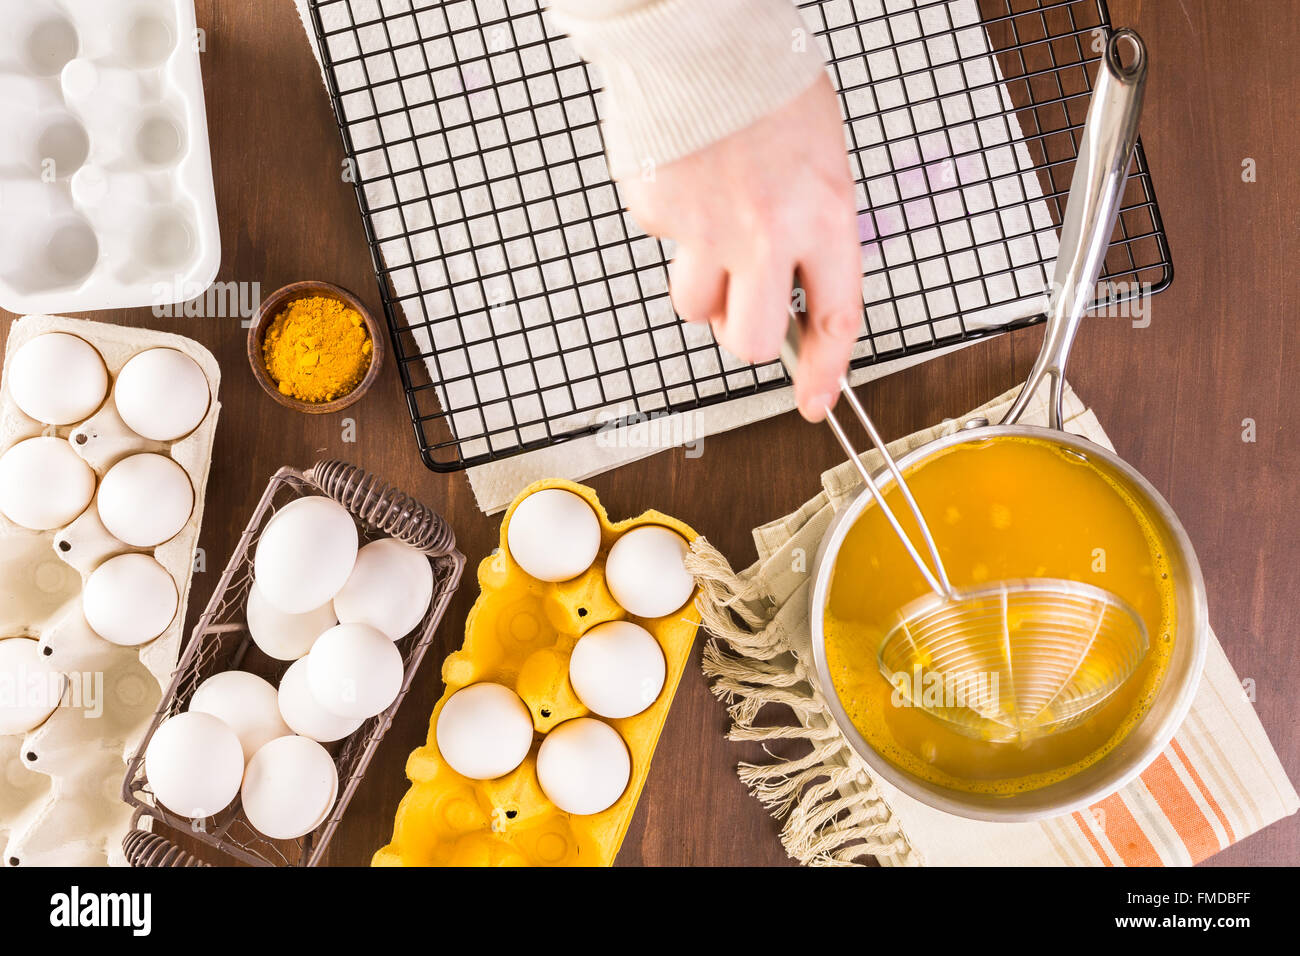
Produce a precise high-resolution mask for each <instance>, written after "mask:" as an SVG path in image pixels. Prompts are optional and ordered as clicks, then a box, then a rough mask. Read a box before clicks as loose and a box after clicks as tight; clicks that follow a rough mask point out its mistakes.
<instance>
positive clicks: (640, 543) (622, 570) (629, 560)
mask: <svg viewBox="0 0 1300 956" xmlns="http://www.w3.org/2000/svg"><path fill="white" fill-rule="evenodd" d="M688 550H689V546H688V545H687V544H686V539H685V538H683V537H682V536H681V535H679V534H678V533H677V532H675V531H670V530H668V529H667V528H663V527H660V526H659V525H644V526H643V527H640V528H633V529H632V530H631V531H628V532H627V533H625V534H624V535H622V536H621V537H620V538H619V539H618V540H617V541H615V542H614V546H613V547H612V548H610V549H609V556H608V557H607V558H606V559H605V583H606V584H607V585H608V586H609V593H610V594H612V595H614V600H615V601H617V602H618V603H619V604H620V605H621V606H622V607H623V608H624V609H626V610H627V612H628V613H629V614H635V615H636V616H637V617H645V618H654V617H663V616H664V615H666V614H672V613H673V612H674V611H679V610H681V608H682V605H683V604H685V603H686V602H687V601H689V600H690V599H691V595H692V594H694V593H695V579H694V578H693V577H691V575H690V572H688V571H687V570H686V554H687V551H688Z"/></svg>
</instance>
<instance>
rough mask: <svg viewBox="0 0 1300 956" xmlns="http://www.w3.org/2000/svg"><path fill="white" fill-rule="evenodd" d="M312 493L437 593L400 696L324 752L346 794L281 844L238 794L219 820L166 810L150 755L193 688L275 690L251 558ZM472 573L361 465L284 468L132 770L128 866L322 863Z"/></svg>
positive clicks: (415, 508) (443, 530)
mask: <svg viewBox="0 0 1300 956" xmlns="http://www.w3.org/2000/svg"><path fill="white" fill-rule="evenodd" d="M310 495H325V496H327V497H330V498H332V499H334V500H335V501H337V502H338V503H339V504H341V505H343V506H344V507H345V508H346V509H347V510H348V512H349V513H351V514H352V516H353V518H354V519H355V520H356V524H357V530H358V532H359V534H360V537H361V543H362V544H363V545H364V544H366V543H367V542H370V541H375V540H378V539H380V538H388V537H391V538H396V539H398V540H400V541H403V542H404V543H406V544H408V545H410V546H412V547H414V548H415V549H417V550H418V551H421V552H423V553H424V554H425V555H427V556H428V558H429V562H430V564H431V565H432V567H433V572H434V590H433V599H432V601H431V602H430V605H429V609H428V611H427V612H426V613H425V616H424V618H423V620H422V621H421V622H420V624H419V625H418V626H417V627H416V628H415V630H413V631H412V632H411V633H410V634H407V635H406V636H405V637H404V638H402V639H401V640H399V641H398V642H397V646H398V648H399V650H401V652H402V661H403V665H404V677H403V681H402V688H401V691H400V692H399V693H398V695H397V698H396V699H395V700H394V701H393V703H392V704H391V705H390V706H389V707H388V708H387V709H386V710H384V711H383V712H382V713H380V714H378V715H377V716H375V717H372V718H370V719H368V720H367V721H366V722H365V723H364V724H362V725H361V727H360V728H358V729H357V730H356V731H355V732H354V733H352V734H350V735H348V736H347V737H345V738H343V739H342V740H340V741H338V742H337V743H333V744H327V745H325V746H326V748H327V749H328V750H329V751H330V754H331V756H332V757H333V758H334V763H335V766H336V768H337V769H338V777H339V796H338V800H337V802H336V803H335V805H334V808H333V810H332V811H331V813H330V815H329V816H328V817H327V818H326V819H325V821H324V822H323V823H321V824H320V826H318V827H317V828H316V829H315V830H313V831H311V832H310V833H308V834H306V835H305V836H303V837H300V838H298V839H297V840H273V839H270V838H268V837H266V836H263V835H262V834H261V833H258V832H257V830H255V829H254V828H253V827H252V825H251V824H249V822H248V819H247V817H246V816H245V815H244V812H243V810H242V807H241V804H240V800H239V798H238V797H237V798H236V799H235V801H234V802H233V803H232V804H231V805H230V806H229V807H227V808H226V809H225V810H223V811H222V812H221V813H218V814H216V815H215V816H213V817H208V818H205V819H201V820H191V819H189V818H187V817H183V816H181V815H179V814H176V813H173V812H172V811H170V810H168V809H167V808H165V807H163V806H162V805H161V804H160V803H158V801H157V800H156V799H155V798H154V796H153V793H152V791H151V790H150V788H149V781H148V779H147V778H146V776H145V769H144V754H145V751H146V750H147V749H148V746H149V741H150V740H151V739H152V738H153V735H154V733H155V732H156V731H157V729H158V728H159V726H161V725H162V723H163V722H164V721H166V720H167V719H168V718H170V717H173V716H175V715H176V714H179V713H182V712H183V711H185V710H186V709H187V707H188V706H189V702H190V699H191V698H192V697H193V696H194V692H195V690H196V689H197V688H198V686H199V685H200V684H202V683H203V681H205V680H207V678H209V677H211V676H212V675H214V674H218V673H221V672H223V671H228V670H244V671H248V672H250V673H253V674H256V675H257V676H259V677H263V678H265V679H266V680H268V681H270V682H271V683H272V684H273V685H277V684H278V683H279V680H280V678H281V677H282V676H283V674H284V672H285V671H286V670H288V668H289V665H290V664H291V663H292V662H291V661H278V660H274V659H272V658H270V657H268V656H267V655H266V654H264V653H262V651H261V650H259V649H258V647H257V646H256V645H255V644H254V643H253V639H252V636H251V635H250V634H249V631H248V624H247V619H246V617H245V610H244V608H245V605H246V604H247V600H248V593H249V589H250V588H251V587H252V584H253V556H254V553H255V552H256V549H257V542H258V540H259V538H260V536H261V534H262V531H263V530H264V529H265V528H266V526H267V524H268V522H269V521H270V519H271V518H272V516H273V515H275V513H276V512H277V511H279V510H280V509H281V508H283V507H284V506H285V505H287V504H289V503H290V502H291V501H296V500H297V499H299V498H304V497H307V496H310ZM464 568H465V558H464V556H463V555H462V554H461V553H460V552H459V551H457V550H456V539H455V535H454V534H453V532H452V530H451V527H450V526H449V525H448V524H447V523H446V521H444V520H443V518H442V517H441V516H440V515H439V514H438V513H437V512H435V511H434V510H433V509H431V508H429V507H428V506H427V505H425V504H422V503H421V502H419V501H416V500H415V499H414V498H411V497H410V496H408V495H406V494H404V493H403V492H401V491H399V490H397V489H394V488H391V487H389V486H387V485H385V484H384V483H383V482H381V481H380V480H378V479H377V478H376V477H375V476H373V475H371V474H369V473H367V472H366V471H364V470H362V469H361V468H358V467H356V466H355V465H350V464H347V463H346V462H341V461H323V462H319V463H317V464H316V465H314V466H313V467H312V468H310V469H308V470H307V471H306V472H302V471H298V470H296V469H294V468H281V469H280V470H279V471H277V472H276V473H275V475H274V476H272V478H271V481H270V483H269V484H268V485H267V488H266V491H265V492H264V493H263V494H262V498H261V500H260V501H259V502H258V504H257V507H256V508H255V509H254V512H253V516H252V518H251V520H250V521H249V523H248V527H247V528H246V529H245V530H244V533H243V534H242V535H241V537H240V539H239V543H238V544H237V546H236V547H235V551H234V554H233V555H232V556H231V558H230V563H229V564H228V565H227V566H226V569H225V571H224V572H223V574H222V576H221V579H220V581H219V582H218V583H217V587H216V589H215V591H214V592H213V595H212V599H211V600H210V601H209V602H208V606H207V608H206V609H205V610H204V612H203V615H202V617H200V618H199V622H198V624H196V625H195V627H194V631H193V634H192V636H191V638H190V641H189V644H188V645H187V647H186V649H185V653H184V654H183V655H182V657H181V660H180V663H179V664H178V665H177V668H176V671H175V673H174V675H173V677H172V682H171V685H170V686H169V687H168V688H167V691H166V693H165V694H164V695H163V702H162V704H161V705H160V706H159V708H158V711H157V713H155V714H154V717H153V721H152V722H151V723H150V725H149V729H148V730H147V732H146V733H145V735H144V737H143V739H142V740H141V741H140V744H139V747H138V748H137V750H136V752H135V754H134V755H133V756H132V758H131V760H130V761H129V763H128V765H127V772H126V777H125V780H124V781H123V785H122V798H123V799H124V800H125V801H126V802H127V803H128V804H129V805H131V806H133V807H135V808H136V810H135V815H134V818H133V821H132V826H133V828H132V830H131V831H130V832H128V833H127V835H126V837H125V839H124V840H123V843H122V849H123V852H124V854H125V856H126V858H127V860H128V862H130V863H131V865H133V866H202V865H204V864H205V862H206V858H207V857H209V856H216V857H218V858H223V860H222V861H223V862H226V863H238V864H247V865H251V866H315V865H317V864H318V863H320V862H321V860H322V858H323V857H324V854H325V851H326V848H327V846H328V845H329V841H330V839H331V837H332V836H333V835H334V832H335V830H337V829H338V826H339V823H340V821H341V820H342V819H343V815H344V813H345V811H346V810H347V806H348V803H349V801H350V800H351V799H352V795H353V794H354V793H355V792H356V789H357V787H358V785H359V784H360V783H361V778H362V776H363V775H364V774H365V772H366V767H367V766H368V765H369V763H370V759H371V757H372V756H373V755H374V752H375V750H376V748H377V747H378V746H379V743H380V741H381V740H382V739H383V737H384V734H385V733H387V731H388V728H389V727H390V726H391V725H392V722H393V717H394V715H395V714H396V712H397V708H398V707H399V706H401V703H402V700H403V699H404V698H405V697H406V694H407V691H408V690H409V689H410V686H411V682H412V680H413V679H414V677H415V674H416V672H417V671H418V670H419V667H420V662H421V661H422V660H423V658H424V655H425V652H426V651H427V650H428V648H429V644H430V643H431V642H432V640H433V636H434V633H435V632H436V631H437V628H438V625H439V623H440V622H441V620H442V617H443V614H444V613H445V612H446V609H447V605H448V603H449V602H450V600H451V596H452V594H454V593H455V590H456V587H457V585H458V584H459V582H460V578H461V574H462V572H463V571H464ZM154 821H159V822H161V823H163V824H165V825H166V826H167V827H168V828H170V829H171V830H173V831H176V832H178V833H181V834H186V835H187V836H188V837H189V839H190V840H192V841H194V842H196V843H198V844H202V845H204V846H206V847H209V848H211V849H212V850H214V851H216V853H215V854H207V853H204V854H203V856H202V857H200V856H199V855H197V854H196V853H193V852H191V851H190V850H188V849H186V848H185V847H183V846H180V845H178V844H177V843H175V842H173V841H172V839H171V838H169V837H168V836H165V835H163V834H162V833H161V832H153V829H152V827H153V823H154Z"/></svg>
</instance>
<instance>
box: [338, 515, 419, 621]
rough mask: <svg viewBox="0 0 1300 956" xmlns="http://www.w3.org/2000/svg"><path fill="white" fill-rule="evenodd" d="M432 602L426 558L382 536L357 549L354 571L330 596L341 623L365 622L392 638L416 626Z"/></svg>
mask: <svg viewBox="0 0 1300 956" xmlns="http://www.w3.org/2000/svg"><path fill="white" fill-rule="evenodd" d="M432 600H433V566H432V565H431V564H429V559H428V557H427V556H425V555H423V554H421V553H420V552H419V551H416V550H415V549H414V548H412V547H411V546H410V545H407V544H403V543H402V542H400V541H396V540H394V539H393V538H384V539H383V540H380V541H372V542H370V544H368V545H366V546H365V547H364V548H362V549H361V550H360V551H358V552H357V563H356V564H355V565H354V566H353V568H352V574H351V575H349V577H348V580H347V583H346V584H344V585H343V590H342V591H340V592H339V593H338V594H337V595H335V597H334V614H335V615H336V616H337V617H338V619H339V622H340V623H342V624H369V625H370V626H371V627H374V628H378V629H379V630H381V631H383V632H384V633H385V634H387V635H388V636H389V637H390V638H392V639H393V640H395V641H396V640H400V639H401V638H403V637H405V636H406V635H407V634H409V633H411V631H413V630H415V627H416V625H418V624H419V623H420V621H422V620H423V619H424V614H425V612H426V611H428V610H429V602H430V601H432Z"/></svg>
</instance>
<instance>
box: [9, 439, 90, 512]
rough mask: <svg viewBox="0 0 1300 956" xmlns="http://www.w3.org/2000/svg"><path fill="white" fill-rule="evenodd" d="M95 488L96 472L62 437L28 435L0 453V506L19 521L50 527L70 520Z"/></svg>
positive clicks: (86, 501) (83, 506) (88, 502)
mask: <svg viewBox="0 0 1300 956" xmlns="http://www.w3.org/2000/svg"><path fill="white" fill-rule="evenodd" d="M94 494H95V473H94V472H93V471H91V469H90V466H89V465H87V464H86V463H85V462H84V461H82V460H81V459H80V458H79V457H77V453H76V452H75V451H73V450H72V446H71V445H69V444H68V443H67V442H66V441H64V440H63V439H62V438H54V437H53V436H48V435H47V436H43V437H41V438H29V439H27V441H23V442H19V443H18V444H17V445H14V446H13V447H12V448H10V449H9V450H8V451H7V452H5V453H4V455H3V456H0V511H3V512H4V514H5V517H7V518H8V519H9V520H10V521H12V522H13V523H14V524H18V525H22V526H23V527H24V528H30V529H31V530H32V531H50V530H53V529H54V528H60V527H62V526H63V525H66V524H69V523H71V522H72V520H73V519H75V518H76V517H77V516H78V515H79V514H81V513H82V512H83V511H85V510H86V506H87V505H89V504H90V499H91V498H92V497H93V496H94Z"/></svg>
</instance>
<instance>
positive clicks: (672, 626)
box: [372, 479, 700, 866]
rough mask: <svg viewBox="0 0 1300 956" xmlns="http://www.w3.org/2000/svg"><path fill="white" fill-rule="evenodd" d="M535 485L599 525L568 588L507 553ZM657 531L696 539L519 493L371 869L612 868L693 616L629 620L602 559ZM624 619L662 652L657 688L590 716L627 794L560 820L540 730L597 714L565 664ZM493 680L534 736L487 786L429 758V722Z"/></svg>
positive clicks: (588, 494) (433, 751) (691, 606)
mask: <svg viewBox="0 0 1300 956" xmlns="http://www.w3.org/2000/svg"><path fill="white" fill-rule="evenodd" d="M543 488H563V489H565V490H567V491H572V492H573V493H574V494H577V495H579V496H581V497H582V498H583V499H584V500H585V501H586V502H587V503H588V504H589V505H591V507H592V509H593V510H594V511H595V512H596V515H597V517H598V518H599V519H600V529H601V542H600V553H599V554H598V556H597V558H596V560H595V562H594V563H593V564H592V566H591V567H590V568H589V569H588V570H587V571H586V572H584V573H583V574H581V575H579V576H578V577H576V578H574V579H573V580H571V581H561V582H559V583H555V584H550V583H547V582H544V581H539V580H537V579H536V578H533V577H531V576H530V575H528V574H527V573H526V572H525V571H524V570H523V569H522V568H520V567H519V565H518V564H516V563H515V562H514V560H513V559H512V558H511V557H510V550H509V548H508V547H507V546H506V535H507V530H508V528H509V526H510V520H511V518H512V517H513V516H514V512H515V508H517V507H518V505H519V502H521V501H522V500H523V499H524V498H526V497H527V496H528V495H530V494H532V493H534V492H536V491H540V490H542V489H543ZM644 525H660V526H663V527H666V528H670V529H672V530H673V531H676V532H677V533H678V534H680V535H681V536H682V537H684V538H685V539H686V540H687V541H691V540H693V539H694V538H695V537H696V533H695V532H694V531H693V530H692V529H691V528H689V527H688V526H686V525H685V524H683V523H682V522H680V521H678V520H677V519H676V518H671V517H669V516H668V515H664V514H660V513H659V512H657V511H647V512H645V513H644V514H642V515H640V516H638V517H636V518H630V519H627V520H624V521H618V522H613V521H611V520H610V519H609V515H608V514H607V513H606V512H605V509H604V507H602V506H601V503H600V500H599V499H598V498H597V497H596V493H595V492H594V491H592V490H591V489H590V488H588V487H586V486H584V485H579V484H575V483H574V482H571V481H563V480H559V479H548V480H544V481H539V482H536V483H534V484H532V485H530V486H529V487H528V488H526V489H524V491H523V492H521V493H520V495H519V496H518V497H517V498H515V500H514V502H513V504H511V506H510V508H509V510H507V511H506V515H505V518H504V520H503V521H502V523H501V543H500V546H499V547H498V549H497V550H496V551H495V552H493V553H492V554H491V555H489V556H488V557H487V558H485V559H484V560H483V561H482V562H481V563H480V564H479V568H478V580H479V587H480V589H481V592H482V593H481V594H480V595H479V598H478V600H477V601H475V602H474V606H473V608H471V609H470V612H469V617H468V618H467V619H466V621H465V642H464V644H463V645H462V646H461V648H460V650H458V651H455V652H453V653H452V654H449V655H448V656H447V659H446V660H445V661H444V662H443V665H442V679H443V682H444V684H445V685H446V687H445V690H444V691H443V695H442V697H441V699H440V700H439V701H438V703H437V704H436V705H435V706H434V709H433V715H432V716H431V717H430V719H429V736H428V740H427V742H426V743H425V745H424V746H422V747H419V748H417V749H416V750H414V751H413V752H412V753H411V755H410V757H409V759H408V760H407V763H406V775H407V776H408V777H409V778H410V780H411V787H410V789H409V790H408V791H407V793H406V795H405V797H403V798H402V802H401V804H400V805H399V806H398V808H397V816H396V820H395V821H394V826H393V839H392V842H391V843H389V844H388V845H387V846H385V847H383V848H382V849H380V850H379V851H378V852H377V853H376V854H375V856H374V859H373V861H372V862H373V865H375V866H433V865H459V866H465V865H485V866H488V865H506V864H524V865H536V866H609V865H610V864H612V863H613V862H614V858H615V856H617V855H618V849H619V847H620V846H621V845H622V843H623V836H624V834H625V833H626V832H627V828H628V825H629V824H630V823H631V822H632V815H633V813H634V812H635V811H636V804H637V800H638V799H639V798H640V795H641V789H642V787H644V786H645V781H646V776H647V775H648V774H649V772H650V761H651V758H652V757H653V756H654V750H655V745H656V744H657V743H658V741H659V734H660V732H661V731H662V730H663V726H664V721H665V720H666V719H667V717H668V710H669V708H670V707H671V706H672V702H673V695H674V694H675V693H676V691H677V684H678V683H679V681H680V680H681V676H682V671H683V670H684V669H685V667H686V662H687V660H688V659H689V657H690V654H691V647H692V645H693V644H694V642H695V633H696V631H697V630H698V628H699V624H700V615H699V611H697V610H696V609H695V602H694V597H692V599H691V600H690V601H688V602H687V603H686V605H685V606H684V607H683V608H682V609H681V610H679V611H677V612H676V613H674V614H669V615H667V616H665V617H661V618H656V619H654V620H648V619H645V618H638V617H634V616H633V615H630V614H629V613H628V612H627V611H625V610H624V609H623V608H622V607H620V606H619V605H618V603H617V602H616V601H615V600H614V598H613V596H612V595H611V594H610V592H609V588H608V587H607V586H606V584H605V559H606V557H607V556H608V554H609V549H610V548H611V547H612V546H613V544H614V541H615V540H616V539H618V538H619V537H620V536H621V535H622V534H624V533H625V532H627V531H630V530H631V529H633V528H637V527H642V526H644ZM616 620H630V621H633V622H634V623H636V624H639V625H641V626H642V627H644V628H645V629H646V630H647V631H649V632H650V634H651V635H652V636H653V637H654V639H655V641H656V642H658V644H659V647H660V648H661V649H662V650H663V653H664V662H665V664H666V672H665V676H664V685H663V689H662V690H661V691H660V692H659V696H658V697H657V698H656V699H655V702H654V703H653V704H651V705H650V706H649V707H648V708H646V709H645V710H643V711H641V713H639V714H635V715H633V716H632V717H625V718H622V719H617V720H613V719H606V718H598V719H600V720H603V721H604V722H605V723H607V724H609V725H610V726H611V727H613V728H614V729H615V730H617V731H618V733H619V736H621V737H622V738H623V740H624V742H625V743H626V744H627V748H628V753H629V755H630V756H631V760H632V772H631V777H630V779H629V781H628V785H627V789H625V790H624V791H623V795H622V796H621V797H619V799H618V801H617V802H615V803H614V805H613V806H611V807H610V808H609V809H607V810H604V811H602V812H600V813H595V814H590V815H576V814H569V813H565V812H564V811H562V810H560V809H559V808H558V807H556V806H555V805H554V804H553V803H551V802H550V801H549V800H548V799H547V798H546V795H545V794H544V793H543V792H542V789H541V786H540V785H539V783H538V782H537V750H538V747H539V746H540V744H541V741H542V739H543V738H544V735H545V734H547V733H549V732H550V731H551V730H552V729H554V728H555V727H556V726H558V725H559V724H561V723H563V722H564V721H566V720H570V719H572V718H575V717H585V716H594V715H592V714H591V712H590V711H589V710H588V709H587V708H586V707H585V706H584V705H583V704H582V702H581V701H580V700H579V699H578V698H577V696H576V695H575V694H574V692H573V688H572V687H571V686H570V684H569V677H568V673H569V657H570V655H571V654H572V652H573V647H574V645H575V644H577V642H578V639H579V638H580V637H582V635H583V634H585V633H586V632H587V631H589V630H591V629H592V628H593V627H595V626H596V625H598V624H602V623H604V622H606V621H616ZM481 681H491V682H495V683H498V684H504V685H505V686H506V687H509V688H511V689H513V690H514V691H515V693H517V694H518V695H519V696H520V697H521V698H522V699H523V701H524V703H525V704H526V705H527V706H528V710H529V713H530V714H531V715H532V718H533V730H534V740H533V745H532V747H531V749H530V750H529V753H528V756H527V757H526V758H525V759H524V762H523V763H522V764H520V765H519V767H517V768H516V769H515V770H513V771H511V772H510V773H508V774H506V775H505V776H503V777H498V778H496V779H494V780H471V779H469V778H467V777H463V776H461V775H460V774H458V773H456V772H455V771H454V770H452V769H451V767H449V766H448V765H447V763H446V761H445V760H443V758H442V755H441V754H440V753H439V751H438V744H437V737H436V728H437V726H438V716H439V714H440V713H441V712H442V708H443V706H444V705H445V704H446V703H447V700H448V699H449V698H450V697H451V696H452V695H453V694H455V693H456V692H457V691H458V690H460V689H461V688H463V687H466V686H468V685H470V684H476V683H479V682H481Z"/></svg>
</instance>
